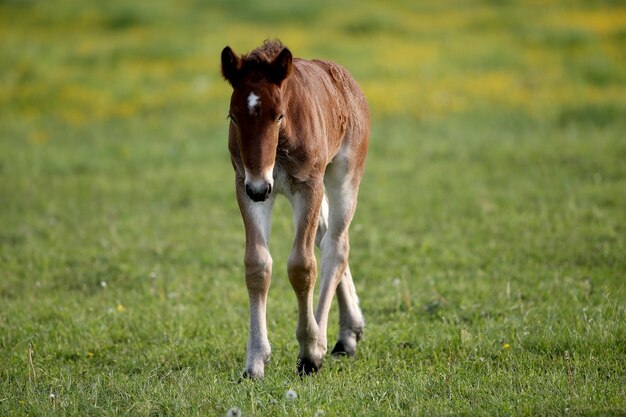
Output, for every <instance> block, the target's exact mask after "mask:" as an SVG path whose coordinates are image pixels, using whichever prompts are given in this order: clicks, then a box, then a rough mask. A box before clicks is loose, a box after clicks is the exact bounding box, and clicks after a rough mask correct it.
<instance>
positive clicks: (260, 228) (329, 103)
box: [222, 41, 369, 378]
mask: <svg viewBox="0 0 626 417" xmlns="http://www.w3.org/2000/svg"><path fill="white" fill-rule="evenodd" d="M222 74H223V75H224V78H225V79H226V80H228V82H229V83H230V84H231V86H232V87H233V93H232V97H231V100H230V111H229V118H230V122H231V123H230V129H229V132H228V148H229V150H230V155H231V161H232V164H233V168H234V169H235V186H236V195H237V202H238V203H239V208H240V210H241V215H242V217H243V222H244V226H245V231H246V250H245V257H244V263H245V275H246V286H247V288H248V296H249V300H250V333H249V337H248V344H247V349H246V368H245V371H244V376H247V377H251V378H261V377H263V375H264V372H265V364H266V363H267V361H268V359H269V356H270V351H271V349H270V344H269V340H268V337H267V327H266V319H265V316H266V302H267V293H268V290H269V287H270V281H271V274H272V257H271V256H270V252H269V249H268V243H269V237H270V220H271V211H272V205H273V203H274V199H275V197H276V194H277V193H281V194H284V195H285V196H286V197H287V199H288V200H289V201H290V202H291V205H292V206H293V210H294V224H295V238H294V242H293V248H292V250H291V254H290V255H289V260H288V274H289V281H290V282H291V285H292V287H293V289H294V291H295V293H296V297H297V300H298V324H297V330H296V337H297V339H298V342H299V344H300V352H299V354H298V362H297V369H298V372H299V373H300V374H301V375H302V374H309V373H312V372H315V371H317V370H318V369H319V368H320V367H321V365H322V360H323V358H324V355H325V354H326V349H327V340H326V329H327V324H328V313H329V310H330V305H331V301H332V298H333V296H334V294H335V292H336V293H337V300H338V302H339V327H340V331H339V338H338V341H337V343H336V345H335V347H334V349H333V351H332V353H333V354H334V355H354V354H355V352H356V345H357V342H358V341H359V339H360V337H361V333H362V331H363V325H364V321H363V316H362V314H361V309H360V308H359V299H358V297H357V294H356V291H355V288H354V283H353V282H352V275H351V273H350V268H349V266H348V253H349V248H350V245H349V236H348V228H349V226H350V222H351V220H352V217H353V215H354V211H355V208H356V202H357V193H358V190H359V184H360V182H361V177H362V176H363V170H364V167H365V157H366V154H367V146H368V142H369V111H368V107H367V101H366V99H365V96H364V95H363V92H362V91H361V89H360V88H359V86H358V85H357V83H356V82H355V81H354V79H353V78H352V76H351V75H350V74H349V73H348V71H347V70H345V69H344V68H343V67H341V66H339V65H337V64H335V63H333V62H329V61H319V60H312V61H307V60H303V59H298V58H293V57H292V55H291V52H290V51H289V49H287V48H286V47H284V46H283V45H282V44H281V43H280V42H278V41H265V43H264V44H263V45H262V46H261V47H259V48H257V49H255V50H253V51H252V52H250V53H248V54H246V55H242V56H238V55H236V54H235V53H234V52H233V50H232V49H231V48H230V47H226V48H224V50H223V51H222ZM315 244H317V245H318V246H319V247H320V249H321V254H322V255H321V256H322V260H321V285H320V294H319V300H318V304H317V308H316V309H315V311H314V310H313V290H314V287H315V280H316V277H317V263H316V260H315V253H314V245H315Z"/></svg>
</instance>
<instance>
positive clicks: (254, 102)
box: [248, 93, 261, 115]
mask: <svg viewBox="0 0 626 417" xmlns="http://www.w3.org/2000/svg"><path fill="white" fill-rule="evenodd" d="M259 99H260V97H259V96H257V95H256V94H254V93H250V95H249V96H248V111H249V112H250V115H252V114H254V112H255V111H256V109H257V107H259V105H260V104H261V101H260V100H259Z"/></svg>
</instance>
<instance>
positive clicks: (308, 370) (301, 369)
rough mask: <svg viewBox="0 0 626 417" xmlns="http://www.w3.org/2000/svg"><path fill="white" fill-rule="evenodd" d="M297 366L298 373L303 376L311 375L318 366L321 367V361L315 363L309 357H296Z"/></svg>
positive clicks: (317, 369)
mask: <svg viewBox="0 0 626 417" xmlns="http://www.w3.org/2000/svg"><path fill="white" fill-rule="evenodd" d="M297 367H298V375H300V376H301V377H303V376H305V375H311V374H313V373H315V372H317V371H319V370H320V368H321V367H322V362H320V363H319V364H316V363H315V362H313V361H312V360H310V359H307V358H298V362H297Z"/></svg>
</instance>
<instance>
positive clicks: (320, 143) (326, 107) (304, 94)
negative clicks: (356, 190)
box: [286, 58, 369, 165]
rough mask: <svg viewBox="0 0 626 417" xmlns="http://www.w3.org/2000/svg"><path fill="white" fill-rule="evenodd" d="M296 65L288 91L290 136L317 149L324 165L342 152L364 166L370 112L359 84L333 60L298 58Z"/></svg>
mask: <svg viewBox="0 0 626 417" xmlns="http://www.w3.org/2000/svg"><path fill="white" fill-rule="evenodd" d="M293 64H294V65H293V74H292V75H291V77H290V78H289V79H288V80H287V83H288V84H287V89H286V91H290V106H289V110H288V113H289V116H290V120H291V121H292V123H291V125H290V127H291V129H286V134H287V136H289V137H291V138H292V139H294V140H300V141H305V143H304V145H311V146H316V147H318V149H317V152H315V155H316V157H317V158H320V157H321V158H323V161H319V162H322V163H324V164H328V163H329V162H330V161H331V160H332V159H333V157H335V156H336V155H337V154H338V153H339V152H340V151H341V152H342V153H345V156H349V157H350V159H356V160H355V161H354V163H355V164H356V165H361V164H362V161H361V159H364V157H365V153H366V152H367V144H368V140H369V110H368V106H367V100H366V99H365V95H364V94H363V92H362V91H361V89H360V87H359V86H358V84H357V83H356V81H355V80H354V79H353V78H352V76H351V75H350V73H349V72H348V71H347V70H346V69H345V68H343V67H342V66H341V65H339V64H336V63H334V62H332V61H322V60H312V61H308V60H304V59H298V58H296V59H295V60H294V63H293ZM319 148H321V149H319ZM361 155H362V156H361Z"/></svg>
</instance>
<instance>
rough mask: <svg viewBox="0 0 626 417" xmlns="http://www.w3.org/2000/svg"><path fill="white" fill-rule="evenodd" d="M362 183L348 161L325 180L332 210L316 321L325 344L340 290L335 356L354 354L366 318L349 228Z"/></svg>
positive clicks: (336, 164)
mask: <svg viewBox="0 0 626 417" xmlns="http://www.w3.org/2000/svg"><path fill="white" fill-rule="evenodd" d="M359 180H360V178H359V177H356V174H355V173H354V172H353V171H350V170H348V169H347V164H346V161H345V160H338V161H335V162H333V163H332V164H331V165H329V166H328V168H327V170H326V175H325V177H324V184H325V186H326V192H327V194H328V200H329V206H330V207H329V216H328V226H327V230H326V233H325V234H324V237H323V238H322V239H321V242H320V247H321V249H322V262H321V269H322V273H321V285H320V296H319V300H318V304H317V309H316V313H315V318H316V321H317V323H318V326H319V335H320V341H321V342H322V343H324V344H326V329H327V327H328V313H329V310H330V305H331V302H332V298H333V296H334V295H335V291H336V290H338V301H339V310H340V336H339V342H338V346H336V347H335V353H348V354H354V352H355V351H356V342H357V339H358V336H359V335H360V333H361V331H362V328H363V317H362V315H361V311H360V309H359V307H358V298H357V297H356V291H355V290H354V284H353V283H352V275H351V274H350V270H349V268H348V254H349V250H350V242H349V235H348V228H349V226H350V222H351V221H352V217H353V215H354V210H355V208H356V197H357V193H358V186H359ZM343 281H345V282H343ZM341 282H343V284H342V283H341Z"/></svg>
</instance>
